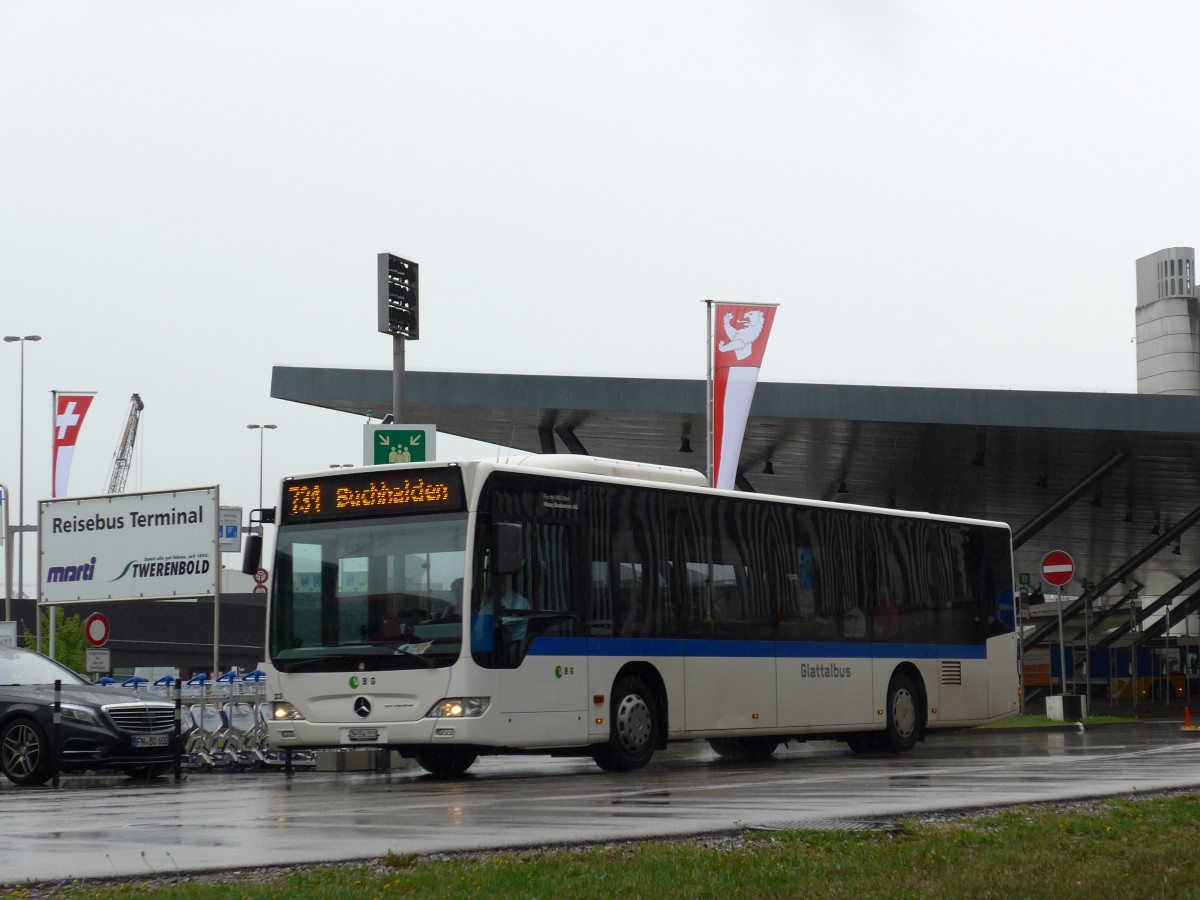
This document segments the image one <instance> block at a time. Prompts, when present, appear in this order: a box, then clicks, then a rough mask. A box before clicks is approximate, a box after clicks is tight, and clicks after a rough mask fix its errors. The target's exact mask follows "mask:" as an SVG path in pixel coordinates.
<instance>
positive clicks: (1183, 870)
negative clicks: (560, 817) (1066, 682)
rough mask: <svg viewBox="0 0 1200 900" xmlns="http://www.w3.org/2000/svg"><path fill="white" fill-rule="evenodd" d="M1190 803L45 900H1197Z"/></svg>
mask: <svg viewBox="0 0 1200 900" xmlns="http://www.w3.org/2000/svg"><path fill="white" fill-rule="evenodd" d="M1198 834H1200V793H1194V792H1184V793H1178V794H1173V795H1158V796H1152V797H1149V798H1142V797H1136V798H1119V799H1113V800H1105V801H1096V802H1091V803H1083V804H1066V805H1059V806H1055V807H1030V806H1018V807H1013V808H1010V809H1007V810H1005V811H1002V812H999V813H990V814H984V815H978V816H974V817H966V818H955V819H951V818H947V819H944V820H940V821H926V822H918V821H906V822H902V823H900V824H899V825H898V826H897V827H895V828H892V829H889V830H886V831H884V830H880V831H837V832H825V831H788V832H747V833H744V834H741V835H738V836H735V837H723V838H714V837H702V838H695V839H690V840H674V841H652V842H638V843H635V842H630V843H622V844H615V845H612V844H610V845H603V846H594V847H585V848H581V849H542V850H522V851H513V852H509V853H489V854H475V855H463V856H454V857H449V858H442V859H422V858H418V857H415V856H402V855H398V854H389V855H388V856H387V857H385V858H384V859H382V860H379V861H377V862H375V863H373V864H369V865H348V866H316V867H312V868H305V869H301V870H293V871H287V872H284V873H282V874H281V873H280V872H279V871H272V870H262V871H258V872H255V873H227V874H223V875H205V876H192V877H187V876H184V877H179V878H176V879H171V880H167V879H164V880H160V881H156V882H129V883H124V884H98V883H94V882H87V883H77V884H76V883H64V884H60V885H53V886H47V885H41V886H8V887H6V888H5V889H4V891H3V892H0V893H3V895H4V896H10V897H22V898H34V897H38V898H42V897H48V896H51V895H53V896H54V897H56V898H79V897H87V898H98V900H106V898H118V897H171V898H204V900H208V898H281V900H283V898H287V900H294V898H297V897H304V898H342V897H345V898H356V900H357V898H364V897H365V898H370V897H408V896H421V897H475V896H487V897H531V898H534V897H545V898H562V897H579V898H598V900H599V898H610V897H652V898H655V900H662V898H674V897H713V898H717V897H720V898H727V897H784V896H803V895H809V896H817V897H823V898H826V897H827V898H841V897H846V898H856V900H857V898H861V897H882V898H922V900H929V898H942V897H947V898H951V897H953V898H963V897H969V898H972V900H979V898H992V897H995V898H1012V897H1029V898H1042V897H1044V898H1055V900H1062V898H1076V897H1078V898H1093V897H1165V898H1174V897H1200V853H1198V852H1197V850H1196V835H1198Z"/></svg>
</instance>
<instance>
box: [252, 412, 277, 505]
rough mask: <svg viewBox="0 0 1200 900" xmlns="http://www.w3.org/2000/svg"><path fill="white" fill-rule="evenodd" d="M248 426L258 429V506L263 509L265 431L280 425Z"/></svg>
mask: <svg viewBox="0 0 1200 900" xmlns="http://www.w3.org/2000/svg"><path fill="white" fill-rule="evenodd" d="M246 427H247V428H250V429H257V430H258V508H259V509H262V505H263V501H262V494H263V433H264V432H265V431H266V430H267V429H268V428H269V429H271V430H274V429H276V428H278V427H279V426H278V425H247V426H246Z"/></svg>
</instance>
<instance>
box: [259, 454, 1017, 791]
mask: <svg viewBox="0 0 1200 900" xmlns="http://www.w3.org/2000/svg"><path fill="white" fill-rule="evenodd" d="M281 500H282V502H281V505H280V508H279V511H278V512H279V515H278V517H277V524H278V526H279V527H278V535H277V539H276V553H275V561H274V565H273V578H272V582H273V583H272V589H271V595H270V605H269V616H268V660H267V665H266V670H267V681H268V685H269V691H270V696H271V698H272V700H273V719H272V721H271V722H270V724H269V727H268V730H269V734H270V739H271V741H272V744H273V745H274V746H275V747H277V748H279V749H288V748H321V747H325V748H330V747H379V748H384V747H386V748H391V749H394V750H398V751H399V752H400V753H401V754H402V755H404V756H406V757H411V758H415V759H416V761H417V762H418V763H419V764H420V765H421V766H422V767H423V768H425V769H426V770H428V771H429V772H432V773H434V774H438V775H444V776H448V775H458V774H461V773H462V772H464V771H465V770H466V769H467V768H468V767H469V766H470V765H471V764H472V763H473V762H474V761H475V760H476V758H477V757H478V756H479V755H480V754H491V753H514V752H521V753H527V752H538V753H545V754H552V755H580V756H584V755H586V756H591V757H592V758H594V759H595V761H596V762H597V763H598V764H599V765H600V766H601V767H602V768H604V769H607V770H610V771H626V770H633V769H638V768H641V767H642V766H644V765H646V763H647V762H648V761H649V760H650V758H651V756H652V754H653V753H654V751H655V750H657V749H660V748H662V747H665V746H666V744H667V743H668V742H669V741H687V740H697V739H704V740H707V741H708V742H709V743H710V744H711V745H712V747H713V749H714V750H715V751H716V752H717V753H718V754H720V755H722V756H740V757H749V758H762V757H766V756H768V755H770V754H771V753H772V752H774V750H775V749H776V748H777V747H778V746H779V745H780V744H781V743H783V742H786V741H789V740H797V741H804V740H807V739H813V738H824V739H836V740H842V741H845V742H846V743H847V744H849V745H850V747H851V748H853V749H854V750H856V751H860V750H867V749H873V748H887V749H891V750H895V751H903V750H909V749H911V748H912V747H913V746H914V745H915V743H916V742H917V741H918V740H920V739H922V738H923V736H924V734H925V733H926V732H927V731H928V730H931V729H937V728H960V727H962V726H967V725H978V724H982V723H986V722H992V721H996V720H998V719H1002V718H1004V717H1006V716H1010V715H1012V714H1014V713H1015V712H1016V710H1017V705H1018V681H1017V638H1016V636H1015V634H1014V632H1013V629H1012V627H1011V623H1010V622H1007V621H1005V619H1004V618H1003V617H1002V616H1001V615H1000V607H1001V605H1002V604H1003V603H1005V602H1006V600H1005V598H1009V599H1008V601H1007V602H1009V603H1010V602H1011V596H1012V583H1013V578H1012V574H1013V566H1012V541H1011V534H1010V531H1009V529H1008V527H1007V526H1006V525H1003V524H999V523H996V522H986V521H979V520H972V519H962V518H951V517H947V516H934V515H928V514H923V513H912V512H902V511H898V510H881V509H872V508H868V507H859V506H849V505H843V504H834V503H823V502H817V501H805V500H797V499H793V498H785V497H771V496H765V495H758V494H751V493H733V492H729V491H715V490H710V489H708V488H706V487H705V486H704V478H703V476H702V475H701V474H700V473H698V472H695V471H692V470H688V469H677V468H670V467H661V466H649V465H640V464H636V463H628V462H618V461H615V460H605V459H598V458H594V457H582V456H565V455H561V456H527V457H514V458H509V459H500V460H494V461H488V460H480V461H475V462H464V463H457V464H455V463H429V464H410V465H397V466H380V467H372V468H363V469H353V470H350V469H347V470H339V471H338V472H336V473H323V474H316V475H311V476H307V477H296V478H289V479H286V480H285V481H284V483H283V490H282V497H281ZM497 609H498V610H499V615H495V614H494V611H496V610H497Z"/></svg>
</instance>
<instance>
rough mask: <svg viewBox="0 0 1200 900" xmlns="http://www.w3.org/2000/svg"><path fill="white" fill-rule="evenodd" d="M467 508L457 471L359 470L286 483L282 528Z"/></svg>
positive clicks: (459, 471)
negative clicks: (336, 520)
mask: <svg viewBox="0 0 1200 900" xmlns="http://www.w3.org/2000/svg"><path fill="white" fill-rule="evenodd" d="M465 509H466V505H465V503H464V501H463V487H462V472H461V470H460V469H458V468H444V469H418V470H410V471H405V472H356V473H353V474H346V475H327V476H324V477H321V478H312V479H308V480H306V481H286V482H284V486H283V510H282V513H283V515H282V517H281V524H284V525H288V524H295V523H298V522H320V521H328V520H332V519H359V518H367V517H372V516H403V515H415V514H420V513H432V512H461V511H463V510H465Z"/></svg>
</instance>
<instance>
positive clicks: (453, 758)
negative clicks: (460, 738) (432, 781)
mask: <svg viewBox="0 0 1200 900" xmlns="http://www.w3.org/2000/svg"><path fill="white" fill-rule="evenodd" d="M413 758H414V759H416V761H417V765H418V766H420V767H421V768H422V769H424V770H425V771H426V772H428V773H429V774H430V775H433V776H435V777H437V778H457V777H458V776H459V775H462V774H463V773H464V772H466V771H467V769H469V768H471V766H472V765H473V764H474V762H475V760H477V759H479V754H478V753H476V752H475V751H473V750H466V749H464V748H462V747H430V748H428V749H426V750H418V751H417V752H416V753H415V754H414V756H413Z"/></svg>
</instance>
